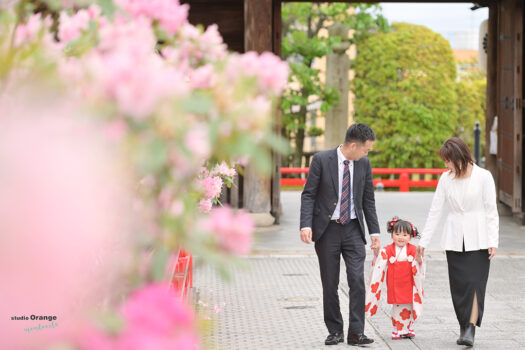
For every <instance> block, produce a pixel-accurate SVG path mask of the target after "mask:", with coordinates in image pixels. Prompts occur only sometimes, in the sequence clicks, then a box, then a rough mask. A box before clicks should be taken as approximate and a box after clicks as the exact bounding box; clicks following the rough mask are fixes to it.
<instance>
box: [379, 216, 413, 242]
mask: <svg viewBox="0 0 525 350" xmlns="http://www.w3.org/2000/svg"><path fill="white" fill-rule="evenodd" d="M400 231H401V232H406V233H408V234H409V235H410V236H412V237H419V231H418V230H417V227H415V226H414V224H413V223H411V222H410V221H406V220H401V219H400V218H398V217H397V216H394V217H393V218H392V220H390V221H389V222H387V224H386V232H388V233H390V234H392V233H394V232H400Z"/></svg>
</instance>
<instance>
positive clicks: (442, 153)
mask: <svg viewBox="0 0 525 350" xmlns="http://www.w3.org/2000/svg"><path fill="white" fill-rule="evenodd" d="M439 157H441V159H443V161H445V162H452V164H454V173H456V176H457V177H461V176H463V174H465V172H466V171H467V166H468V165H469V164H474V158H473V157H472V153H470V149H469V148H468V146H467V144H466V143H465V142H463V140H461V139H458V138H457V137H452V138H450V139H448V140H446V141H445V142H444V143H443V145H442V146H441V148H440V149H439Z"/></svg>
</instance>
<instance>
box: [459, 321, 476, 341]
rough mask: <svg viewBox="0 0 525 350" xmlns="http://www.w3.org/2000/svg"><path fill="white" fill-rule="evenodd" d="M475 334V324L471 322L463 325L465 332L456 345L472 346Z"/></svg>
mask: <svg viewBox="0 0 525 350" xmlns="http://www.w3.org/2000/svg"><path fill="white" fill-rule="evenodd" d="M475 334H476V326H475V325H474V324H473V323H469V324H468V325H467V326H466V327H465V333H464V334H463V339H458V342H457V344H458V345H466V346H472V345H474V336H475ZM460 340H461V341H460Z"/></svg>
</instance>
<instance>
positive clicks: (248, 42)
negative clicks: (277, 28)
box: [244, 0, 273, 53]
mask: <svg viewBox="0 0 525 350" xmlns="http://www.w3.org/2000/svg"><path fill="white" fill-rule="evenodd" d="M272 18H273V6H272V0H244V48H245V50H246V51H256V52H258V53H262V52H263V51H272V50H273V45H272V43H273V40H272V28H273V21H272Z"/></svg>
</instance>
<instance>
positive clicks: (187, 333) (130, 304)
mask: <svg viewBox="0 0 525 350" xmlns="http://www.w3.org/2000/svg"><path fill="white" fill-rule="evenodd" d="M121 315H122V317H123V319H124V320H125V322H126V327H125V329H124V331H123V332H122V333H120V334H119V335H118V336H117V337H110V336H108V335H105V334H101V333H99V332H98V331H91V332H89V333H87V334H85V335H84V337H83V338H82V339H81V343H82V344H81V346H82V348H83V349H86V350H91V349H93V350H95V349H96V350H110V349H111V350H135V349H136V350H140V349H179V350H195V349H199V347H200V346H199V339H198V336H197V331H196V326H195V317H194V314H193V312H192V310H191V309H190V308H189V307H188V306H187V305H185V304H184V303H182V302H181V300H180V298H179V297H178V296H177V295H176V294H175V293H173V292H170V290H169V286H168V285H166V284H162V283H159V284H153V285H148V286H145V287H143V288H141V289H139V290H137V291H135V292H134V293H133V294H132V295H131V296H130V298H129V299H127V300H126V302H125V304H124V305H123V307H122V309H121Z"/></svg>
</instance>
